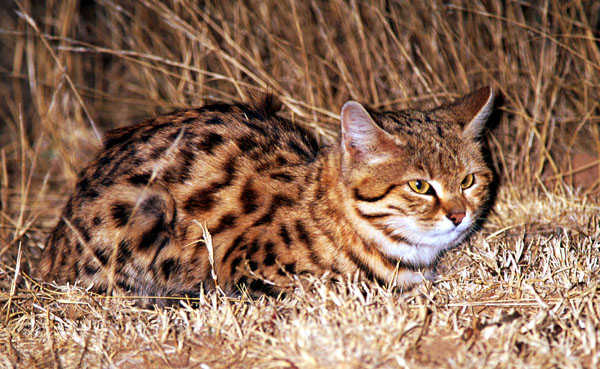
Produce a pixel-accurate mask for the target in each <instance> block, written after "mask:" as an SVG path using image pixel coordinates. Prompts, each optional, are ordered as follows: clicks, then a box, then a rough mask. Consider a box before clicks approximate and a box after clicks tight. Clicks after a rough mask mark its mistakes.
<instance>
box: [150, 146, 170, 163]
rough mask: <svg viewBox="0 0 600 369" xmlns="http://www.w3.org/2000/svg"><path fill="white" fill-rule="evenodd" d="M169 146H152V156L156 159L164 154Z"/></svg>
mask: <svg viewBox="0 0 600 369" xmlns="http://www.w3.org/2000/svg"><path fill="white" fill-rule="evenodd" d="M168 148H169V146H156V147H153V148H152V151H150V158H151V159H153V160H155V159H158V158H160V157H161V156H162V154H163V153H164V152H165V151H167V149H168Z"/></svg>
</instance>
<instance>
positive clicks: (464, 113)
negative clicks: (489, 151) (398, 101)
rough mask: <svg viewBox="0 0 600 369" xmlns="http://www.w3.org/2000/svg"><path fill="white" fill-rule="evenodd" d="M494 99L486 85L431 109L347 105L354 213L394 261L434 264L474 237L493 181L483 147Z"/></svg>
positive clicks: (344, 121)
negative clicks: (387, 109) (376, 109)
mask: <svg viewBox="0 0 600 369" xmlns="http://www.w3.org/2000/svg"><path fill="white" fill-rule="evenodd" d="M493 100H494V93H493V90H492V89H491V88H489V87H486V88H482V89H480V90H477V91H475V92H473V93H471V94H469V95H466V96H464V97H462V98H461V99H459V100H457V101H455V102H453V103H451V104H447V105H443V106H440V107H438V108H436V109H433V110H429V111H416V110H404V111H396V112H380V113H377V112H371V113H369V112H368V111H367V110H366V109H365V108H364V107H363V106H362V105H360V104H359V103H357V102H354V101H349V102H347V103H346V104H345V105H344V107H343V108H342V114H341V126H342V132H341V171H342V181H343V183H344V185H345V187H346V189H347V193H348V201H347V203H346V208H347V209H346V211H347V212H349V213H351V214H352V219H353V220H354V223H355V226H356V227H357V228H358V230H359V232H360V233H361V234H362V236H363V237H367V238H368V239H370V240H371V241H372V242H374V243H375V244H376V245H377V246H378V247H379V248H380V249H381V251H382V252H383V253H384V254H387V255H388V256H391V257H395V258H400V259H402V260H403V261H405V262H408V263H413V264H415V265H429V264H431V263H432V262H434V261H435V259H436V258H437V256H438V255H439V254H440V252H441V251H443V250H445V249H448V248H450V247H452V246H455V245H457V244H458V243H460V242H461V241H463V240H464V239H465V238H466V237H467V236H468V235H469V234H470V233H471V232H472V231H473V228H474V225H475V224H476V222H477V220H478V218H479V217H480V216H481V214H482V212H483V211H484V209H485V206H486V205H487V203H488V200H489V196H490V184H491V181H492V179H493V174H492V171H491V170H490V168H489V167H488V165H487V164H486V162H485V160H484V158H483V155H482V147H481V143H480V136H481V134H482V133H483V131H484V128H485V123H486V121H487V119H488V117H489V115H490V113H491V111H492V107H493Z"/></svg>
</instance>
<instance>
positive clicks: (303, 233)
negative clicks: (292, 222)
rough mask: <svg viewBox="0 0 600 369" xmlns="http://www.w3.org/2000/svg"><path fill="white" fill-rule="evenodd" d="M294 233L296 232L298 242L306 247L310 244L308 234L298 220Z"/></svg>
mask: <svg viewBox="0 0 600 369" xmlns="http://www.w3.org/2000/svg"><path fill="white" fill-rule="evenodd" d="M296 231H297V232H298V239H299V240H300V241H302V242H304V243H305V244H306V245H311V244H312V241H311V239H310V234H309V233H308V231H307V230H306V227H305V226H304V223H302V221H301V220H300V219H298V220H296Z"/></svg>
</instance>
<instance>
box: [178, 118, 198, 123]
mask: <svg viewBox="0 0 600 369" xmlns="http://www.w3.org/2000/svg"><path fill="white" fill-rule="evenodd" d="M197 121H198V117H190V118H186V119H184V120H182V121H181V123H183V124H190V123H195V122H197Z"/></svg>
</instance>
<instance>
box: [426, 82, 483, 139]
mask: <svg viewBox="0 0 600 369" xmlns="http://www.w3.org/2000/svg"><path fill="white" fill-rule="evenodd" d="M493 108H494V90H493V89H492V88H491V87H489V86H488V87H483V88H480V89H479V90H476V91H473V92H471V93H470V94H468V95H465V96H463V97H461V98H460V99H458V100H456V101H454V102H452V103H450V104H447V105H442V106H440V107H439V108H436V109H434V110H432V111H431V113H433V115H434V116H437V117H439V118H442V119H448V120H452V121H455V122H457V123H458V124H460V125H461V126H462V127H463V137H471V138H478V137H479V136H480V135H481V133H482V132H483V129H484V128H485V123H486V121H487V119H488V118H489V117H490V114H491V113H492V111H493Z"/></svg>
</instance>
